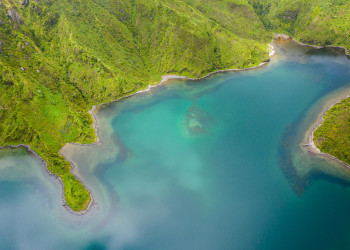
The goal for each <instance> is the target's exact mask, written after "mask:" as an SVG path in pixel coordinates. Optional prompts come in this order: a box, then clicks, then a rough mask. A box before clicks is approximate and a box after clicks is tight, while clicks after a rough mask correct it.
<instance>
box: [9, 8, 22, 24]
mask: <svg viewBox="0 0 350 250" xmlns="http://www.w3.org/2000/svg"><path fill="white" fill-rule="evenodd" d="M7 13H8V14H9V16H10V18H11V20H12V21H15V22H16V23H18V24H20V23H21V17H20V16H19V15H18V13H17V11H16V10H15V9H11V10H8V11H7Z"/></svg>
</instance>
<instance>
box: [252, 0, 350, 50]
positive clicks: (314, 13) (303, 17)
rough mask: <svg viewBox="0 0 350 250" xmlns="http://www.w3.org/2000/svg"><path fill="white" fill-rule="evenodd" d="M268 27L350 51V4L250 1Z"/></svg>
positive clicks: (335, 1) (338, 1)
mask: <svg viewBox="0 0 350 250" xmlns="http://www.w3.org/2000/svg"><path fill="white" fill-rule="evenodd" d="M249 3H250V4H251V5H252V6H253V7H254V9H255V11H256V13H257V14H258V15H259V17H260V19H261V21H262V22H263V23H264V25H265V27H266V28H267V29H269V30H273V31H274V32H277V33H285V34H289V35H291V36H293V37H294V38H295V39H296V40H298V41H301V42H304V43H307V44H313V45H322V46H324V45H336V46H345V48H346V49H347V50H348V51H349V50H350V1H347V0H311V1H310V0H295V1H288V0H249Z"/></svg>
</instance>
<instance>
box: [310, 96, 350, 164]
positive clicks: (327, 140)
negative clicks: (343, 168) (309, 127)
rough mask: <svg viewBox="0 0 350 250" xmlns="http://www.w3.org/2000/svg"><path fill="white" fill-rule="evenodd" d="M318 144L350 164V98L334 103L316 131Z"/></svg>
mask: <svg viewBox="0 0 350 250" xmlns="http://www.w3.org/2000/svg"><path fill="white" fill-rule="evenodd" d="M314 139H315V144H316V146H317V147H318V148H319V149H320V150H321V151H322V152H325V153H329V154H331V155H334V156H335V157H337V158H338V159H339V160H341V161H344V162H346V163H347V164H350V99H349V98H348V99H345V100H343V101H341V102H340V103H338V104H336V105H334V106H333V107H332V108H331V109H330V110H329V111H328V112H327V113H326V115H325V116H324V122H323V123H322V124H321V126H320V127H319V128H318V129H317V130H316V131H315V133H314Z"/></svg>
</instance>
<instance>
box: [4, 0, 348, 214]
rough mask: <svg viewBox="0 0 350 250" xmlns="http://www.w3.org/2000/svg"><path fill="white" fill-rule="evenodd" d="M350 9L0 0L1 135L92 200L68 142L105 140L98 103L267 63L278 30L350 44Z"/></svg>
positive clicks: (250, 2) (218, 1)
mask: <svg viewBox="0 0 350 250" xmlns="http://www.w3.org/2000/svg"><path fill="white" fill-rule="evenodd" d="M349 13H350V12H349V3H348V2H347V1H345V0H344V1H341V0H338V1H323V0H315V1H306V0H296V1H285V0H280V1H277V0H267V1H263V0H175V1H174V0H40V1H37V0H0V145H1V146H5V145H17V144H22V143H24V144H27V145H30V147H31V148H32V149H33V150H35V151H36V152H37V153H38V154H39V155H40V156H41V157H42V158H43V159H44V160H45V161H46V162H47V166H48V169H49V170H50V171H51V172H52V173H53V174H55V175H57V176H58V177H59V178H61V180H62V181H63V183H64V185H65V189H64V193H65V199H66V203H67V205H69V206H70V207H71V208H72V209H73V210H75V211H81V210H84V209H85V208H86V207H87V205H88V204H89V203H90V200H91V197H90V195H89V193H88V191H87V190H86V189H85V187H84V186H83V185H82V184H81V183H80V182H79V181H78V180H77V179H76V178H75V177H74V176H73V175H72V174H71V172H70V169H71V166H70V164H69V163H68V162H67V161H66V160H65V159H64V158H63V157H62V156H61V155H60V154H59V153H58V152H59V150H60V148H61V147H62V146H63V145H64V144H65V143H67V142H77V143H91V142H94V141H95V140H96V138H95V133H94V131H93V128H92V123H93V120H92V118H91V116H90V115H89V114H88V110H89V109H91V107H92V105H94V104H99V103H102V102H109V101H112V100H116V99H118V98H120V97H122V96H125V95H129V94H131V93H134V92H136V91H137V90H140V89H144V88H146V87H147V86H148V85H149V84H155V83H157V82H159V81H160V79H161V76H162V75H166V74H178V75H184V76H190V77H201V76H204V75H206V74H207V73H209V72H211V71H215V70H218V69H228V68H245V67H251V66H255V65H258V64H260V63H261V62H263V61H266V60H268V46H267V43H269V42H270V41H271V39H272V37H273V32H284V33H288V34H290V35H294V36H295V37H296V38H297V39H300V40H302V41H304V42H307V43H313V44H321V45H329V44H335V45H344V46H346V48H348V49H349V48H350V39H349V37H350V36H349V30H350V27H349V24H350V21H349Z"/></svg>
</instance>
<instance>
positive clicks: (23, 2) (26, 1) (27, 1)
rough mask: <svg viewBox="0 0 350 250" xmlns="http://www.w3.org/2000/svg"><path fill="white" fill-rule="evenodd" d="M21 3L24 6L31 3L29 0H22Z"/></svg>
mask: <svg viewBox="0 0 350 250" xmlns="http://www.w3.org/2000/svg"><path fill="white" fill-rule="evenodd" d="M21 4H22V5H23V6H24V7H27V6H28V4H29V0H21Z"/></svg>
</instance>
